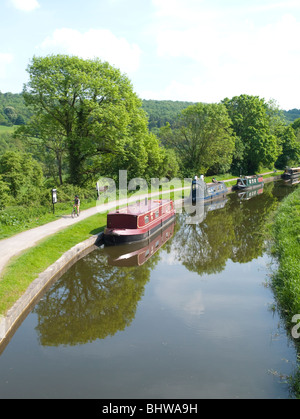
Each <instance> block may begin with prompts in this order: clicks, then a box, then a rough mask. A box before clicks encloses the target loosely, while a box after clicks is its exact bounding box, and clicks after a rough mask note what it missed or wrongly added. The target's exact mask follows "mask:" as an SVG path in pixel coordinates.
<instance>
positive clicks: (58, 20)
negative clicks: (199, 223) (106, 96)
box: [0, 0, 300, 110]
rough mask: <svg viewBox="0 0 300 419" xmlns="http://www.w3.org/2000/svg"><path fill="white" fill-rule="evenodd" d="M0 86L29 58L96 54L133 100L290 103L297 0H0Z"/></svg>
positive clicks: (17, 80) (298, 54) (18, 82)
mask: <svg viewBox="0 0 300 419" xmlns="http://www.w3.org/2000/svg"><path fill="white" fill-rule="evenodd" d="M0 21H1V25H0V91H1V92H2V93H6V92H12V93H20V92H21V91H22V89H23V84H24V83H26V82H27V81H28V73H27V71H26V69H27V67H28V65H29V64H30V62H31V59H32V58H33V56H46V55H49V54H68V55H76V56H79V57H82V58H84V59H87V58H95V57H97V58H100V59H101V60H103V61H108V62H109V63H110V64H111V65H113V66H114V67H117V68H119V69H120V70H121V72H122V73H125V74H127V76H128V77H129V79H130V80H131V83H132V85H133V90H134V91H135V92H136V93H137V95H138V96H139V97H140V98H141V99H155V100H174V101H175V100H179V101H190V102H206V103H218V102H220V101H221V100H223V99H224V98H226V97H228V98H232V97H233V96H238V95H241V94H248V95H255V96H259V97H260V98H263V99H265V100H266V101H269V100H273V101H275V103H276V104H277V105H278V106H279V108H281V109H285V110H289V109H293V108H297V109H299V108H300V77H299V75H300V42H299V41H300V0H285V1H284V0H84V1H82V0H0Z"/></svg>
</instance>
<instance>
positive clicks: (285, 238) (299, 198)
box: [272, 188, 300, 322]
mask: <svg viewBox="0 0 300 419" xmlns="http://www.w3.org/2000/svg"><path fill="white" fill-rule="evenodd" d="M299 231H300V189H299V188H298V189H296V190H295V191H294V192H293V193H292V194H290V195H289V196H288V197H287V198H285V200H284V201H283V202H282V203H281V204H280V206H279V208H278V210H277V212H276V214H275V218H274V222H273V225H272V235H273V241H274V245H273V249H272V250H273V254H274V255H275V256H276V257H277V259H278V262H279V266H278V270H277V272H276V274H275V275H274V277H273V287H274V290H275V293H276V297H277V300H278V302H279V306H280V309H281V311H282V312H283V313H285V317H286V319H287V321H288V322H290V321H291V318H292V316H293V315H294V314H295V313H300V298H299V296H300V240H299Z"/></svg>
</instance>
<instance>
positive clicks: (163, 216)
mask: <svg viewBox="0 0 300 419" xmlns="http://www.w3.org/2000/svg"><path fill="white" fill-rule="evenodd" d="M174 219H175V209H174V203H173V201H172V200H169V199H165V200H153V201H152V200H147V199H146V200H145V202H139V203H138V204H136V205H129V206H127V207H124V208H121V209H119V210H116V211H112V212H110V213H108V214H107V227H106V228H105V230H104V234H103V241H104V244H105V245H115V244H121V243H133V242H136V241H140V240H145V239H147V238H149V237H151V236H152V235H153V234H155V233H156V232H157V231H158V230H159V229H161V228H163V227H164V226H166V225H167V224H169V223H171V222H172V221H174Z"/></svg>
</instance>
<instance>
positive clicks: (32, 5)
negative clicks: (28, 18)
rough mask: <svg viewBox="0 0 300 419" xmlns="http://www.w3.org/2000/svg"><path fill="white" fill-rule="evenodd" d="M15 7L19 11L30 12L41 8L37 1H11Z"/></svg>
mask: <svg viewBox="0 0 300 419" xmlns="http://www.w3.org/2000/svg"><path fill="white" fill-rule="evenodd" d="M11 2H12V4H13V6H14V7H15V8H16V9H18V10H23V11H25V12H30V11H32V10H35V9H37V8H39V7H40V5H39V3H38V1H37V0H11Z"/></svg>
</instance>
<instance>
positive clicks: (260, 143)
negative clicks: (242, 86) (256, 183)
mask: <svg viewBox="0 0 300 419" xmlns="http://www.w3.org/2000/svg"><path fill="white" fill-rule="evenodd" d="M223 103H224V104H225V106H226V108H227V110H228V113H229V116H230V118H231V120H232V127H233V130H234V132H235V134H236V137H237V141H236V155H235V157H234V161H233V166H234V169H235V171H237V170H239V171H241V172H242V173H243V174H248V173H255V172H256V171H258V170H259V168H260V167H261V166H266V167H271V166H273V165H274V163H275V162H276V160H277V158H278V156H279V154H280V147H279V145H278V142H277V138H276V136H275V135H274V133H273V132H272V130H271V125H272V124H270V115H269V113H268V105H267V104H266V102H265V101H264V99H261V98H259V97H258V96H250V95H240V96H235V97H233V98H232V99H227V98H226V99H224V100H223Z"/></svg>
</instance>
